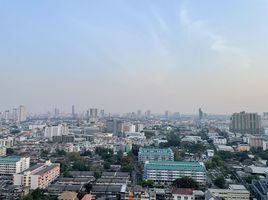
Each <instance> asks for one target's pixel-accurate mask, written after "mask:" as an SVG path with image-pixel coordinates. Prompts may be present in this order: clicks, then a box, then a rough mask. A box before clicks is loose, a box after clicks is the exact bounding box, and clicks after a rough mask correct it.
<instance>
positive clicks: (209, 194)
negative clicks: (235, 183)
mask: <svg viewBox="0 0 268 200" xmlns="http://www.w3.org/2000/svg"><path fill="white" fill-rule="evenodd" d="M249 196H250V193H249V191H248V190H233V189H208V190H207V191H206V193H205V200H216V199H218V198H219V197H220V198H223V199H225V200H249Z"/></svg>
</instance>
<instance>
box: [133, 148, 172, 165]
mask: <svg viewBox="0 0 268 200" xmlns="http://www.w3.org/2000/svg"><path fill="white" fill-rule="evenodd" d="M138 159H139V162H146V161H174V152H173V151H172V149H171V148H164V149H160V148H142V147H141V148H140V149H139V154H138Z"/></svg>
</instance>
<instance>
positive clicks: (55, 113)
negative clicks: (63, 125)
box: [54, 108, 60, 118]
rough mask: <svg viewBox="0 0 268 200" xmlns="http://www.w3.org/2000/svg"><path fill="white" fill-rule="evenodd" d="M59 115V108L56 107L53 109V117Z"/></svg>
mask: <svg viewBox="0 0 268 200" xmlns="http://www.w3.org/2000/svg"><path fill="white" fill-rule="evenodd" d="M59 115H60V110H59V109H58V108H55V109H54V117H55V118H57V117H59Z"/></svg>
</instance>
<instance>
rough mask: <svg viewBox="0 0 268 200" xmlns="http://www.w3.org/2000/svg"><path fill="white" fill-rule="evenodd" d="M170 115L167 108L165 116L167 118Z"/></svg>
mask: <svg viewBox="0 0 268 200" xmlns="http://www.w3.org/2000/svg"><path fill="white" fill-rule="evenodd" d="M169 115H170V112H169V111H168V110H166V111H165V118H166V119H168V118H169Z"/></svg>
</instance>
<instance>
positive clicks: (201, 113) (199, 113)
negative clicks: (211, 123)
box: [198, 108, 204, 120]
mask: <svg viewBox="0 0 268 200" xmlns="http://www.w3.org/2000/svg"><path fill="white" fill-rule="evenodd" d="M203 114H204V113H203V111H202V109H201V108H199V110H198V116H199V120H202V119H203Z"/></svg>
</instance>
